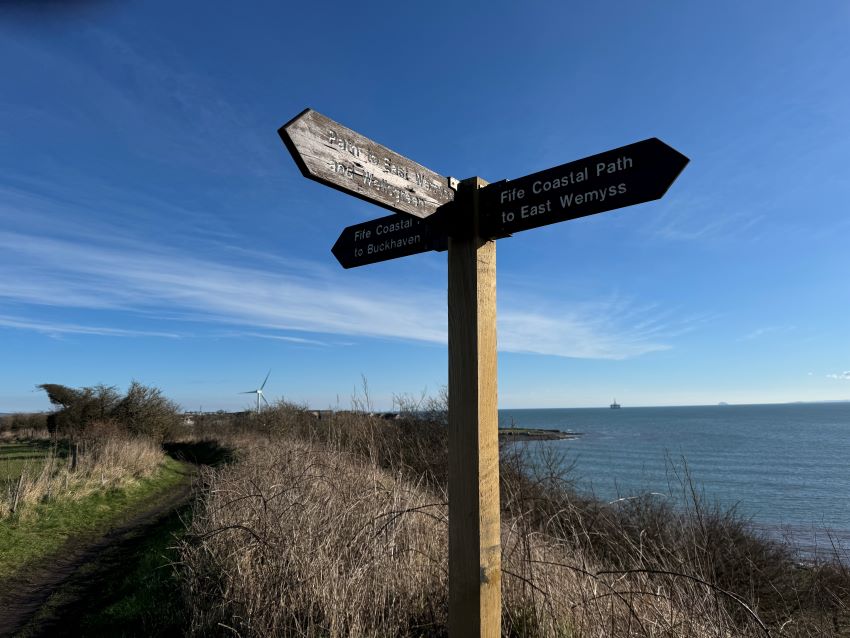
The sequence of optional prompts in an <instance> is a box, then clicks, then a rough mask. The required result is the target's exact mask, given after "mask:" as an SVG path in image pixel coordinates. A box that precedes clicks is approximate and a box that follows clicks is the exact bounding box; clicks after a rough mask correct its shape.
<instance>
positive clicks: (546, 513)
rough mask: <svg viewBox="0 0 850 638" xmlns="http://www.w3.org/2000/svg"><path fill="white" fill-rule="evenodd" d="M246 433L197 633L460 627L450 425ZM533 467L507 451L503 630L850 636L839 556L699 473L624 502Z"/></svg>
mask: <svg viewBox="0 0 850 638" xmlns="http://www.w3.org/2000/svg"><path fill="white" fill-rule="evenodd" d="M236 426H237V427H235V428H234V430H235V433H234V434H233V435H232V436H231V442H232V443H233V442H239V444H240V445H241V446H242V448H241V450H240V451H239V454H238V455H237V456H238V458H239V459H240V460H239V462H238V463H236V464H235V465H231V466H227V467H224V468H220V469H218V470H210V471H208V472H207V473H206V475H205V480H206V486H205V488H206V489H205V492H204V497H203V499H202V500H200V501H199V502H198V504H197V509H196V512H195V515H194V518H193V522H192V528H191V530H190V531H191V534H190V536H189V537H188V538H187V540H186V542H185V543H184V544H183V546H182V556H183V559H182V560H183V564H182V573H183V581H184V585H185V591H186V600H187V601H188V604H189V606H190V608H191V615H192V618H193V621H192V629H193V631H194V633H195V634H196V635H210V634H220V635H237V634H238V635H241V636H442V635H445V634H446V613H447V611H446V610H447V578H446V576H447V569H448V565H447V540H446V537H447V520H446V516H447V511H446V510H447V508H446V489H445V488H446V452H447V450H446V441H445V429H444V427H442V426H441V425H440V424H439V423H435V422H424V423H423V422H422V421H419V420H416V419H415V418H406V419H401V420H397V421H384V420H382V419H377V418H372V417H369V416H367V415H364V414H358V413H341V414H336V415H334V416H333V417H331V418H326V419H323V420H321V421H319V420H316V419H315V418H313V417H312V416H310V414H309V413H308V412H307V411H305V410H303V409H299V408H298V407H297V406H286V405H279V406H277V408H276V409H275V410H271V411H269V412H268V413H264V415H263V416H261V417H260V418H256V417H255V416H254V415H244V416H243V418H242V419H241V420H240V421H239V422H238V423H237V424H236ZM527 460H528V456H527V455H525V454H523V452H522V450H521V448H519V447H516V446H510V447H507V448H505V450H503V457H502V464H501V468H502V471H501V475H502V480H501V483H502V485H501V487H502V489H501V492H502V517H503V529H502V551H503V579H502V583H503V603H504V604H503V618H502V621H503V622H502V626H503V635H506V636H517V637H520V636H528V637H531V636H564V637H569V638H590V637H610V638H626V637H631V636H642V637H653V638H655V637H665V638H688V637H694V638H701V637H703V636H704V637H706V638H708V637H709V636H711V637H719V636H741V637H742V638H749V637H750V636H774V637H777V638H778V637H780V636H781V637H786V638H790V637H795V638H802V637H805V638H816V637H817V638H820V637H823V636H847V635H850V622H848V602H850V575H848V573H847V569H846V562H842V561H841V560H840V557H838V558H837V559H836V560H835V561H834V562H829V563H823V564H820V565H807V566H801V565H800V564H799V563H797V562H796V561H795V559H794V557H793V554H792V553H791V551H790V549H789V548H788V547H786V546H783V545H781V544H779V543H776V542H774V541H771V540H769V539H765V538H763V537H760V536H759V535H758V534H756V533H755V532H754V531H753V530H752V528H751V527H750V526H749V525H748V524H747V522H746V521H744V520H742V519H741V518H740V517H738V516H737V514H736V513H735V512H734V510H721V509H719V508H716V507H713V506H710V505H708V504H706V503H704V502H703V501H702V499H701V497H700V495H699V494H697V493H696V492H695V491H694V490H693V487H692V485H693V484H692V483H691V482H690V481H689V480H688V479H687V476H683V477H682V478H683V480H682V481H681V490H682V492H683V494H682V495H681V496H682V498H681V499H680V502H679V505H677V506H675V507H674V506H673V505H671V502H670V501H665V500H663V499H656V498H653V497H645V498H634V499H628V500H624V501H622V502H618V503H613V504H608V503H604V502H601V501H599V500H596V499H594V498H592V497H588V496H582V495H580V494H578V493H577V492H576V491H575V490H574V489H572V486H571V485H570V483H569V480H568V479H569V475H568V472H567V471H566V470H565V467H566V464H565V463H564V462H563V459H557V458H551V459H542V462H541V459H540V458H538V459H536V462H535V464H534V466H533V467H532V466H530V465H528V463H527ZM547 461H548V462H547Z"/></svg>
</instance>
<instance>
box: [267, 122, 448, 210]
mask: <svg viewBox="0 0 850 638" xmlns="http://www.w3.org/2000/svg"><path fill="white" fill-rule="evenodd" d="M278 134H279V135H280V137H281V139H282V140H283V143H284V144H286V148H287V149H289V152H290V153H291V154H292V157H293V159H294V160H295V163H296V164H298V168H300V169H301V172H302V173H303V174H304V176H305V177H308V178H310V179H312V180H315V181H317V182H321V183H322V184H325V185H327V186H330V187H331V188H336V189H337V190H341V191H343V192H345V193H349V194H351V195H354V196H355V197H359V198H361V199H365V200H366V201H369V202H372V203H373V204H377V205H378V206H383V207H384V208H388V209H390V210H392V211H395V212H402V213H409V214H411V215H413V216H415V217H420V218H424V217H428V216H429V215H432V214H434V213H435V212H436V211H437V209H438V208H439V207H440V206H442V205H443V204H446V203H448V202H450V201H452V200H453V199H454V191H453V190H452V189H451V188H450V187H449V186H450V185H449V179H448V178H447V177H443V176H442V175H439V174H438V173H435V172H434V171H431V170H429V169H427V168H425V167H424V166H422V165H420V164H417V163H416V162H414V161H413V160H409V159H407V158H406V157H403V156H401V155H399V154H398V153H394V152H393V151H391V150H389V149H388V148H386V147H384V146H381V145H380V144H378V143H376V142H373V141H372V140H370V139H369V138H366V137H363V136H362V135H360V133H356V132H355V131H352V130H351V129H349V128H346V127H344V126H343V125H342V124H339V123H337V122H334V121H333V120H332V119H330V118H328V117H325V116H324V115H322V114H321V113H317V112H316V111H314V110H312V109H307V110H305V111H303V112H302V113H301V114H300V115H298V116H297V117H295V118H294V119H293V120H290V121H289V122H288V123H287V124H284V125H283V126H282V127H280V129H279V130H278Z"/></svg>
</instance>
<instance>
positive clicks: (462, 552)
mask: <svg viewBox="0 0 850 638" xmlns="http://www.w3.org/2000/svg"><path fill="white" fill-rule="evenodd" d="M486 184H487V182H485V181H484V180H482V179H480V178H477V177H473V178H470V179H468V180H465V181H464V182H462V183H461V185H460V191H459V194H458V197H459V198H461V199H462V201H461V202H458V203H459V204H460V206H459V207H458V210H457V213H456V215H457V218H459V219H458V220H457V221H458V224H457V227H456V228H455V229H454V230H453V231H452V236H451V237H450V238H449V256H448V259H449V286H448V288H449V290H448V306H449V633H450V635H451V636H452V637H453V638H466V637H475V636H481V637H483V636H487V637H492V638H497V637H498V636H499V635H500V633H501V606H502V605H501V584H502V577H501V545H500V543H501V538H500V520H499V433H498V410H497V389H496V371H497V370H496V242H495V241H492V240H491V241H486V240H484V239H482V238H481V237H480V236H479V229H478V219H479V210H478V195H479V193H478V189H480V188H482V187H483V186H485V185H486Z"/></svg>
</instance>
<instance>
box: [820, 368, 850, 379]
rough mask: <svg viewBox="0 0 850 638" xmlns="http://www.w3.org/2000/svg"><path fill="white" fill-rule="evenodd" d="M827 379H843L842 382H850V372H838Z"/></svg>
mask: <svg viewBox="0 0 850 638" xmlns="http://www.w3.org/2000/svg"><path fill="white" fill-rule="evenodd" d="M826 378H827V379H841V380H842V381H850V370H845V371H844V372H836V373H833V374H828V375H826Z"/></svg>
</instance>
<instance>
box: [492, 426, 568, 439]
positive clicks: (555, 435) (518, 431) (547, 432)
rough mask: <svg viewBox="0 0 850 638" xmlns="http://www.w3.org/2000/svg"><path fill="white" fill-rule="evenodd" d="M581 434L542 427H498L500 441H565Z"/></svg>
mask: <svg viewBox="0 0 850 638" xmlns="http://www.w3.org/2000/svg"><path fill="white" fill-rule="evenodd" d="M582 434H583V432H562V431H561V430H555V429H544V428H515V427H511V428H499V440H500V441H567V440H572V439H577V438H579V437H580V436H581V435H582Z"/></svg>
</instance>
